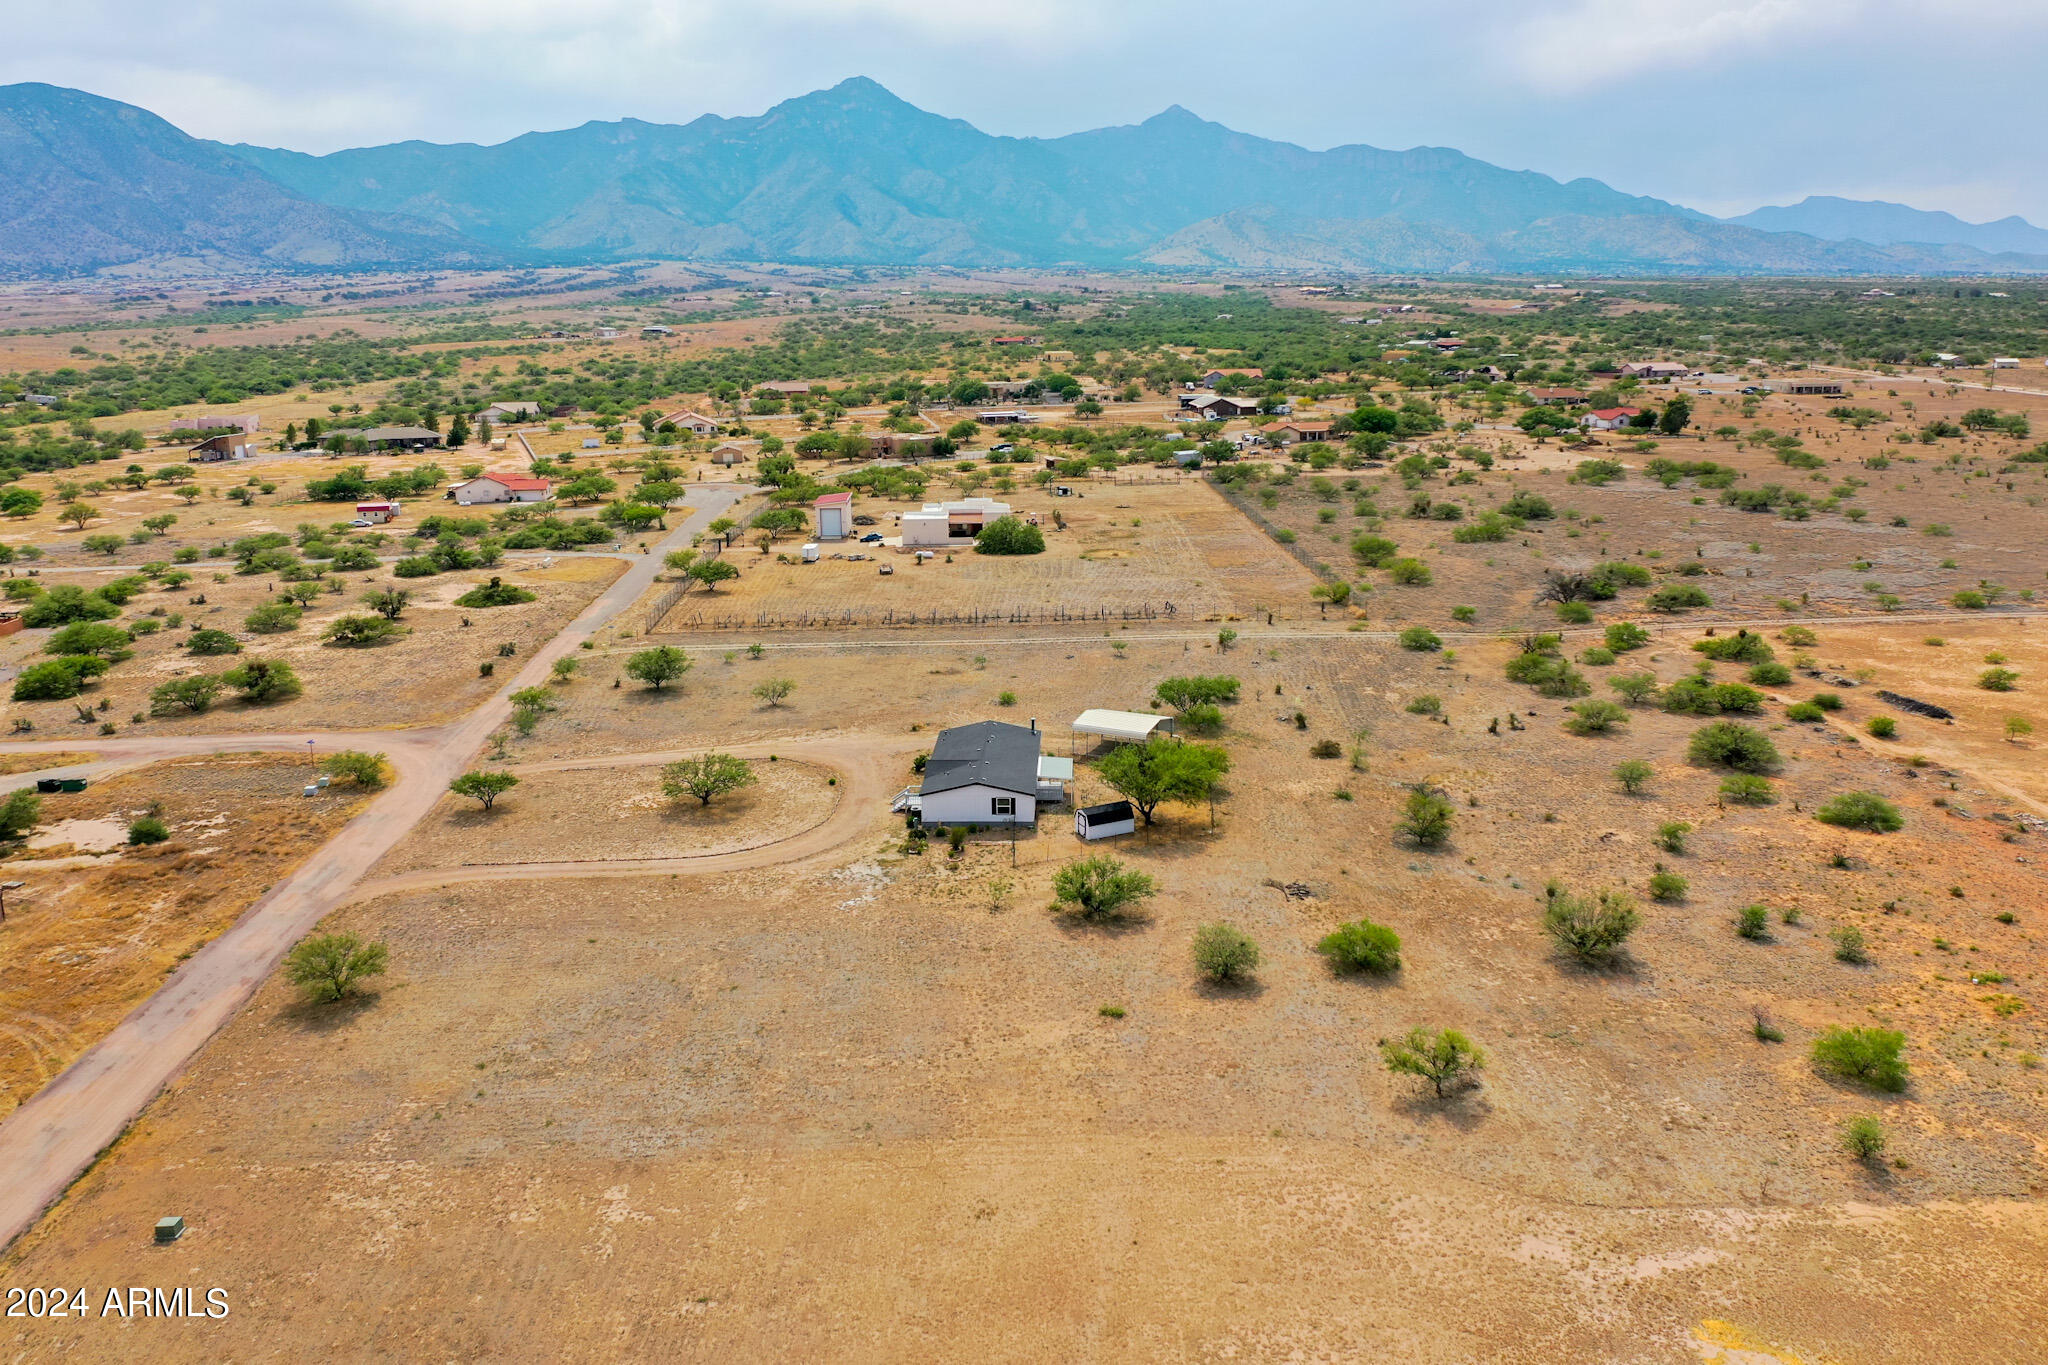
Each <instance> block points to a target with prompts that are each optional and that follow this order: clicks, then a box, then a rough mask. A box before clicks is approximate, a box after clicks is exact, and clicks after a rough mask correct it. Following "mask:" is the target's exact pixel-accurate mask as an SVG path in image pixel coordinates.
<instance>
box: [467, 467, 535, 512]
mask: <svg viewBox="0 0 2048 1365" xmlns="http://www.w3.org/2000/svg"><path fill="white" fill-rule="evenodd" d="M554 491H555V486H554V485H553V484H552V483H549V482H548V481H547V480H546V479H542V478H536V477H535V476H533V475H531V474H480V475H478V476H477V477H476V478H474V479H471V480H469V481H468V482H467V483H458V484H456V485H455V486H454V487H453V488H451V489H449V490H448V496H449V497H451V498H453V499H455V502H456V505H457V506H460V507H474V506H476V505H477V504H478V503H480V502H546V501H547V500H548V497H549V495H550V494H552V493H553V492H554Z"/></svg>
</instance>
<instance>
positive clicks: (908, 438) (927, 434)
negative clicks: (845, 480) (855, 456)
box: [867, 431, 939, 460]
mask: <svg viewBox="0 0 2048 1365" xmlns="http://www.w3.org/2000/svg"><path fill="white" fill-rule="evenodd" d="M867 438H868V453H869V454H871V455H888V456H891V457H894V458H901V459H911V460H921V459H923V458H925V457H926V456H928V455H930V454H931V453H932V442H934V441H936V440H938V439H939V433H937V432H936V431H870V432H868V433H867Z"/></svg>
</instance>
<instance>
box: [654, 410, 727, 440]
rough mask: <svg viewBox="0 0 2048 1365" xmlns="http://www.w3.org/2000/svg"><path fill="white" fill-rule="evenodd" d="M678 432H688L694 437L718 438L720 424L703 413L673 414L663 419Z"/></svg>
mask: <svg viewBox="0 0 2048 1365" xmlns="http://www.w3.org/2000/svg"><path fill="white" fill-rule="evenodd" d="M661 420H662V421H663V422H666V423H667V424H668V425H670V426H672V427H674V428H675V429H676V430H677V431H687V432H689V433H690V434H692V435H694V436H716V435H717V434H718V423H716V422H714V421H712V420H711V419H710V418H709V417H706V416H705V415H704V414H703V413H701V412H688V411H685V412H672V413H670V414H669V415H668V416H666V417H664V418H662V419H661Z"/></svg>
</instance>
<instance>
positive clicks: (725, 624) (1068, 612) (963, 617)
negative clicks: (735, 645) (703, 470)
mask: <svg viewBox="0 0 2048 1365" xmlns="http://www.w3.org/2000/svg"><path fill="white" fill-rule="evenodd" d="M673 605H674V604H673V603H670V604H669V606H671V607H672V606H673ZM664 610H666V608H664ZM1179 615H1180V608H1179V607H1177V606H1175V605H1174V604H1173V603H1172V602H1159V603H1156V604H1155V603H1152V602H1140V603H1137V604H1135V605H1132V606H1121V607H1087V608H1074V607H1003V608H996V609H991V610H982V609H979V608H969V609H965V610H950V611H948V610H942V609H939V608H936V607H935V608H932V609H931V610H929V611H905V610H903V609H902V608H899V607H846V608H841V609H839V610H837V611H800V612H787V613H785V612H769V611H757V612H731V613H706V612H699V613H697V614H695V615H692V616H690V617H689V618H687V619H685V620H681V621H669V622H665V623H664V624H663V625H661V626H660V627H659V629H660V631H661V633H663V634H675V633H679V632H682V631H694V630H711V631H717V630H832V629H837V628H855V627H874V628H881V627H889V626H896V627H902V628H905V629H908V628H911V627H923V626H1029V625H1041V626H1043V625H1076V626H1081V625H1097V624H1101V623H1104V622H1111V621H1170V620H1174V619H1176V618H1177V617H1178V616H1179ZM649 619H650V620H652V621H660V620H661V619H662V617H661V615H660V614H656V615H653V616H650V617H649Z"/></svg>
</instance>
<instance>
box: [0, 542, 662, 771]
mask: <svg viewBox="0 0 2048 1365" xmlns="http://www.w3.org/2000/svg"><path fill="white" fill-rule="evenodd" d="M621 571H622V564H621V561H619V560H615V559H608V558H597V557H592V558H565V559H560V560H557V561H556V562H555V565H554V567H553V568H550V569H542V568H540V567H539V563H538V561H537V560H531V559H527V560H522V561H514V562H510V563H507V564H504V565H501V566H499V567H498V568H496V569H492V570H481V569H479V570H470V571H464V572H460V573H449V574H440V575H436V576H434V577H431V578H415V579H393V578H391V577H390V576H389V574H388V573H383V572H371V573H362V574H349V575H345V576H344V581H345V583H346V587H347V591H345V592H343V593H340V594H332V595H329V594H323V595H321V596H319V597H316V598H314V599H313V601H312V604H311V605H310V606H309V607H308V608H307V609H306V612H305V615H304V616H303V617H302V618H301V619H300V622H299V624H298V627H297V628H296V629H294V630H290V631H285V632H282V633H279V634H258V633H255V632H252V631H250V630H248V629H247V628H246V627H245V625H244V622H245V620H246V618H247V617H248V615H249V613H250V612H251V611H252V610H253V609H255V608H256V607H259V606H262V605H264V604H266V603H272V602H276V601H278V600H280V599H279V598H278V596H277V592H276V589H277V588H278V586H279V585H278V583H277V581H276V579H275V577H274V576H272V575H268V574H257V575H247V576H244V575H237V574H234V573H232V572H231V571H230V570H229V569H225V568H224V569H222V570H221V571H220V572H221V573H222V574H223V575H224V576H225V577H226V579H227V581H226V582H224V583H216V582H214V581H212V575H211V574H208V575H206V576H205V577H203V578H201V579H197V580H195V581H194V582H192V583H189V584H187V585H185V586H184V587H183V588H180V589H176V590H166V589H158V590H155V591H151V592H146V593H143V594H141V595H140V596H138V597H136V598H134V599H132V600H131V601H130V602H129V604H128V606H127V608H126V609H125V610H124V612H123V614H122V617H121V618H120V620H118V621H116V622H115V623H114V624H117V625H131V624H132V623H133V622H134V621H136V620H138V619H147V620H157V621H167V620H168V617H169V613H172V612H176V613H177V614H178V615H179V616H181V617H182V618H183V624H182V626H181V627H179V628H165V629H160V630H157V631H156V632H155V633H153V634H146V635H141V636H138V637H137V639H136V642H135V645H134V649H135V657H134V658H132V659H128V660H125V661H123V662H121V663H117V664H115V665H114V667H113V668H112V670H111V671H109V672H107V673H105V674H103V675H102V676H101V677H99V678H98V679H96V680H94V681H92V682H91V683H90V684H89V685H88V686H87V687H86V689H85V691H84V692H83V693H82V694H80V695H79V696H78V697H77V698H76V699H75V702H76V703H77V704H83V705H85V706H87V707H89V708H99V704H100V702H101V701H103V700H104V701H107V702H110V703H111V704H110V705H108V706H106V707H104V708H100V709H97V710H96V711H95V712H94V714H95V715H96V716H97V718H98V719H100V720H103V721H111V722H113V723H115V724H117V725H118V726H119V727H120V728H121V730H122V732H123V733H133V732H134V730H136V729H143V728H145V727H146V730H147V732H150V733H157V732H169V733H175V734H195V733H198V734H213V733H235V732H243V731H249V730H271V729H276V728H278V727H280V726H285V727H291V728H306V727H318V726H333V727H338V728H345V729H384V728H387V727H391V726H404V725H430V724H433V723H435V722H437V721H443V720H447V719H450V718H452V717H454V716H457V715H460V714H461V713H462V712H464V711H466V710H468V709H469V708H470V707H472V706H474V705H476V703H477V702H479V701H481V700H482V699H483V698H484V697H486V696H488V695H490V693H492V692H493V691H495V690H497V688H498V686H499V685H500V684H501V683H502V681H503V679H502V678H498V677H495V676H493V677H484V676H480V674H479V671H478V665H479V664H482V663H490V664H492V665H493V673H494V675H495V674H496V672H497V671H498V670H499V669H501V668H502V669H506V670H515V669H517V668H518V667H519V665H520V663H521V661H522V660H523V659H524V658H525V656H526V655H527V654H529V653H531V652H532V651H533V649H534V648H536V647H537V646H538V645H540V644H542V643H543V642H545V641H546V640H548V639H549V638H550V637H552V636H553V635H554V634H555V632H557V631H558V630H560V629H561V627H562V625H563V623H564V622H566V621H568V620H569V619H570V618H572V617H573V616H575V614H576V613H577V612H579V611H581V610H582V609H583V608H584V607H585V606H586V605H588V604H589V602H590V601H591V599H593V598H594V597H596V596H597V594H598V593H600V592H602V591H603V590H604V588H605V585H607V584H608V583H610V582H611V581H612V580H613V579H614V578H616V577H618V575H619V573H620V572H621ZM493 575H496V576H499V577H502V578H503V579H504V580H505V581H506V582H507V583H513V584H517V585H518V586H520V587H524V588H530V589H532V590H533V591H534V592H535V593H536V594H538V596H537V597H536V598H535V600H534V601H532V602H525V603H519V604H516V605H513V606H504V607H492V608H488V609H479V608H464V607H458V606H455V605H454V599H455V598H456V597H459V596H461V595H462V594H463V593H465V592H467V591H469V589H471V588H473V587H475V586H476V585H477V584H479V583H482V582H484V581H486V580H487V579H488V578H490V577H491V576H493ZM49 581H50V582H52V583H55V582H58V581H71V582H77V583H80V584H82V585H83V586H85V587H88V588H90V587H92V586H94V585H95V583H96V582H98V581H104V580H103V579H95V578H92V577H88V576H84V575H78V576H64V575H51V576H50V579H49ZM373 587H374V588H386V587H400V588H404V589H406V590H408V591H410V592H412V593H413V594H414V598H413V601H412V603H411V604H410V605H409V606H408V607H407V608H406V609H405V613H404V615H403V617H402V618H401V619H400V622H399V624H401V625H403V626H405V627H407V628H408V630H409V632H410V633H408V634H405V635H402V636H400V637H398V638H396V639H393V640H390V641H388V642H386V643H383V644H378V645H372V646H365V647H361V648H339V647H336V646H333V645H327V644H323V643H321V640H320V632H321V631H322V629H324V628H325V627H326V625H327V624H328V623H329V622H331V621H333V620H335V619H336V618H337V617H340V616H344V615H350V614H355V615H361V614H363V613H365V612H367V611H368V610H369V608H367V607H365V606H363V605H362V603H361V601H360V600H359V599H360V598H361V596H362V594H363V593H365V592H367V591H369V590H370V589H371V588H373ZM199 599H204V600H199ZM157 611H163V612H165V613H166V615H165V616H164V617H161V618H159V617H155V616H154V615H153V613H155V612H157ZM465 621H467V622H468V624H467V625H465V624H464V623H465ZM199 629H210V630H223V631H226V632H228V633H229V634H231V635H234V636H236V637H237V638H238V639H239V640H240V641H241V644H242V653H240V654H228V655H214V656H194V655H192V654H191V653H190V652H189V651H188V650H187V649H186V648H184V647H183V644H182V641H183V640H184V639H185V638H187V636H188V635H189V634H190V632H191V631H193V630H199ZM51 633H52V632H50V631H49V630H25V631H22V632H20V633H19V634H16V635H11V636H8V637H6V638H5V639H4V640H0V665H4V666H7V667H8V668H9V669H10V671H9V673H8V675H7V676H10V677H11V676H12V675H13V672H14V671H18V670H20V669H22V668H26V667H30V666H32V665H34V664H36V663H38V662H40V661H42V660H44V659H46V658H48V657H49V656H48V655H47V654H45V653H43V652H42V650H43V647H44V645H45V644H46V643H47V642H48V640H49V638H50V635H51ZM506 644H510V645H512V646H513V652H512V654H511V655H510V656H508V657H506V658H505V659H503V660H502V661H501V660H500V659H499V656H498V650H499V648H500V647H501V646H502V645H506ZM250 658H276V659H283V660H284V661H285V662H287V663H289V664H290V665H291V667H292V669H293V671H294V672H296V673H297V674H298V675H299V679H300V681H301V682H302V683H304V685H305V692H304V694H303V695H301V696H299V697H297V698H294V699H292V700H289V701H284V702H279V703H276V704H273V705H267V706H251V705H245V704H243V703H240V702H238V701H235V700H233V697H234V692H233V690H232V689H226V690H224V691H223V693H222V700H221V701H220V702H218V703H216V704H215V705H214V706H213V708H212V709H210V710H208V711H206V712H204V713H201V714H197V715H188V714H180V715H174V716H160V717H153V718H147V719H145V720H144V721H142V722H141V723H140V724H139V725H137V724H136V723H135V722H134V721H132V719H131V718H132V717H133V716H134V715H135V714H137V713H143V714H144V715H145V716H146V715H147V712H148V711H149V707H150V702H149V694H150V691H151V689H153V688H154V687H156V686H157V685H158V684H159V683H162V682H165V681H167V680H169V679H172V678H179V677H189V676H192V675H194V674H201V673H204V674H219V673H222V672H224V671H226V670H227V669H230V668H233V667H234V666H236V665H237V664H239V663H241V662H242V661H243V660H245V659H250ZM0 685H4V684H0ZM6 715H7V716H9V717H22V718H25V719H27V720H29V721H30V722H32V723H33V724H34V726H35V727H36V732H37V733H38V734H49V733H56V734H61V733H64V729H65V727H66V726H67V725H76V720H77V716H76V707H75V705H74V701H71V700H62V701H41V702H31V701H23V702H10V703H8V704H7V707H6ZM76 728H78V729H80V730H81V731H83V732H85V733H90V732H91V727H89V726H77V727H76Z"/></svg>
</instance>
